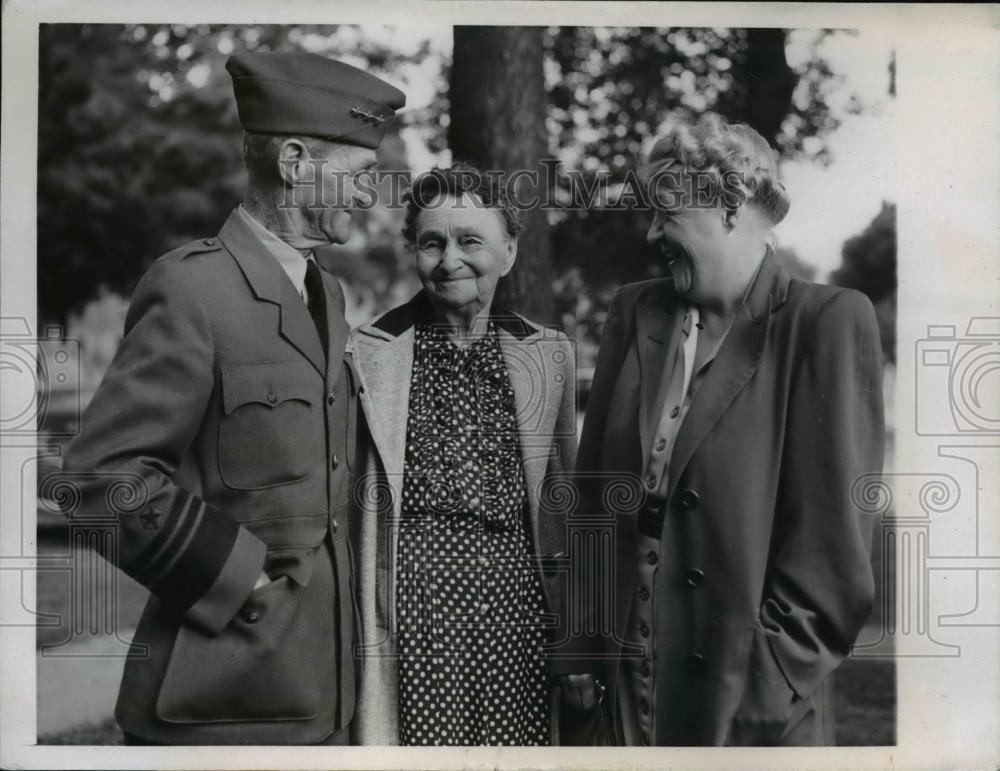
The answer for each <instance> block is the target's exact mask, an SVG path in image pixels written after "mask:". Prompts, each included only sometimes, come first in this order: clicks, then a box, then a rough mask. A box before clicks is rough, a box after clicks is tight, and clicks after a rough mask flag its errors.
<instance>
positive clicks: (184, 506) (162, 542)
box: [133, 492, 194, 586]
mask: <svg viewBox="0 0 1000 771" xmlns="http://www.w3.org/2000/svg"><path fill="white" fill-rule="evenodd" d="M192 501H194V496H193V495H191V494H190V493H185V492H178V493H177V495H176V496H175V498H174V505H173V506H172V507H171V509H170V516H169V517H167V521H166V523H165V524H164V526H163V529H162V530H161V531H160V535H159V536H158V537H157V538H156V540H154V541H153V542H152V543H151V544H150V545H149V546H148V547H146V548H145V549H144V550H143V551H142V554H140V555H139V557H138V558H136V560H135V562H134V563H133V564H135V565H136V567H137V570H136V572H135V573H134V574H133V577H134V578H135V580H136V581H138V582H139V583H141V584H145V585H146V586H149V584H150V581H149V578H148V577H149V575H150V573H152V572H153V570H154V569H155V566H156V564H157V563H158V562H161V561H162V560H163V558H164V554H167V553H168V550H169V549H170V545H171V544H172V543H173V542H174V541H176V540H177V536H178V533H180V531H181V530H182V529H183V528H184V524H185V522H186V521H187V520H188V512H189V511H190V510H191V503H192Z"/></svg>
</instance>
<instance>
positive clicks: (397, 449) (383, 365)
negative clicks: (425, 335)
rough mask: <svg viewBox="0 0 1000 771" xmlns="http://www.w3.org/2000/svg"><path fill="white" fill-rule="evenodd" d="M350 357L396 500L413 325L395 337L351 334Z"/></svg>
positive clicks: (363, 332) (403, 446) (403, 445)
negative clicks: (352, 335) (361, 386)
mask: <svg viewBox="0 0 1000 771" xmlns="http://www.w3.org/2000/svg"><path fill="white" fill-rule="evenodd" d="M354 357H355V360H356V361H357V365H358V369H359V370H360V374H361V382H362V384H363V385H364V389H363V390H362V392H361V403H362V406H363V407H364V410H365V416H366V417H367V419H368V428H369V431H370V432H371V435H372V441H374V442H375V448H376V449H377V450H378V453H379V457H380V458H381V459H382V465H383V467H384V468H385V470H386V473H387V474H388V475H389V482H390V484H391V485H392V486H393V490H394V492H395V494H396V495H395V497H394V499H393V500H394V501H395V502H397V503H398V502H399V500H400V497H399V496H400V494H401V493H402V484H403V461H404V458H405V450H406V423H407V417H408V414H409V407H410V378H411V376H412V374H413V327H412V326H411V327H410V328H409V329H407V330H405V331H403V332H401V333H400V334H399V335H398V336H390V335H385V336H375V335H374V334H372V333H371V332H368V331H366V329H365V328H363V329H362V330H360V331H359V332H357V333H355V335H354Z"/></svg>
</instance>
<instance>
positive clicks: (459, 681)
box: [396, 324, 549, 746]
mask: <svg viewBox="0 0 1000 771" xmlns="http://www.w3.org/2000/svg"><path fill="white" fill-rule="evenodd" d="M414 345H415V349H414V365H413V376H412V381H411V386H410V409H409V417H408V422H407V432H406V465H405V468H406V475H405V478H404V480H403V518H402V519H403V521H402V526H401V528H400V536H399V551H398V557H397V565H398V567H397V576H396V580H397V593H396V602H397V617H398V628H399V651H400V669H399V677H400V682H399V692H400V704H399V707H400V741H401V743H402V744H410V745H435V746H440V745H508V746H511V745H540V744H547V743H548V725H549V722H548V721H549V717H548V707H547V699H546V696H547V679H548V672H547V667H546V664H545V661H544V659H543V656H542V645H543V643H544V642H545V640H546V633H545V631H544V630H543V629H542V627H541V624H540V618H539V614H540V613H542V612H543V611H544V607H545V605H544V596H543V594H542V589H541V585H540V583H539V578H538V574H537V571H536V570H535V568H534V566H533V564H532V558H531V541H530V538H529V536H528V533H527V530H526V524H525V515H524V512H525V482H524V476H523V472H522V469H521V456H520V449H519V443H518V435H517V422H516V414H515V408H514V393H513V391H512V389H511V387H510V382H509V380H508V378H507V370H506V367H505V366H504V362H503V357H502V354H501V350H500V345H499V341H498V339H497V335H496V330H495V329H494V328H493V326H492V324H491V325H490V327H489V329H488V331H487V333H486V334H485V335H484V336H483V337H481V338H480V339H479V340H477V341H476V342H475V343H473V344H472V345H471V346H467V347H464V348H459V347H458V346H456V345H454V344H453V343H452V342H451V341H450V340H448V338H447V337H446V336H445V335H444V334H443V332H442V331H441V330H439V329H435V328H434V327H432V326H431V325H429V324H418V325H417V326H416V339H415V343H414Z"/></svg>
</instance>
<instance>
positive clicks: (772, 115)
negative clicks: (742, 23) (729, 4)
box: [743, 28, 798, 147]
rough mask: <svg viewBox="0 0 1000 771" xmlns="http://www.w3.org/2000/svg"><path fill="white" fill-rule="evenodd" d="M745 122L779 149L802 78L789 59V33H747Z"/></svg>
mask: <svg viewBox="0 0 1000 771" xmlns="http://www.w3.org/2000/svg"><path fill="white" fill-rule="evenodd" d="M743 77H744V78H745V80H746V84H747V89H746V95H747V96H746V104H745V111H746V117H745V120H746V122H747V123H749V124H750V125H751V126H753V127H754V128H755V129H757V131H759V132H760V134H761V136H763V137H764V139H766V140H767V141H768V142H769V143H770V145H771V147H775V146H776V140H777V138H778V133H779V132H780V131H781V123H782V121H783V120H784V119H785V116H787V115H788V113H789V111H790V109H791V106H792V93H793V92H794V91H795V84H796V83H797V82H798V77H797V76H796V75H795V72H794V71H793V70H792V68H791V67H789V66H788V60H787V59H786V58H785V30H783V29H763V28H754V29H749V30H747V53H746V69H745V72H744V74H743Z"/></svg>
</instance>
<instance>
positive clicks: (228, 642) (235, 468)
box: [64, 212, 358, 744]
mask: <svg viewBox="0 0 1000 771" xmlns="http://www.w3.org/2000/svg"><path fill="white" fill-rule="evenodd" d="M324 283H325V287H326V303H327V308H328V313H327V316H328V319H329V322H328V332H329V341H330V343H329V352H328V355H324V351H323V350H322V343H321V342H320V337H319V335H318V333H317V330H316V327H315V325H314V323H313V320H312V317H311V316H310V315H309V311H308V309H307V307H306V305H305V303H304V302H303V301H302V298H301V297H300V296H299V294H298V292H297V291H296V289H295V287H294V286H293V284H292V282H291V281H290V280H289V279H288V276H287V275H286V274H285V272H284V271H283V270H282V268H281V266H280V265H279V264H278V262H277V261H276V260H275V259H274V258H273V257H272V256H271V255H270V254H269V253H268V252H267V251H266V250H265V248H264V246H263V245H262V244H261V243H260V241H259V240H258V239H257V238H256V237H255V236H254V235H253V233H252V232H251V231H250V230H249V229H248V228H247V226H246V225H245V224H244V223H243V222H242V221H241V220H240V218H239V217H238V216H236V214H235V212H234V214H233V215H231V216H230V218H229V219H228V221H227V222H226V224H225V225H224V227H223V228H222V231H221V232H220V233H219V235H218V237H217V238H208V239H205V240H203V241H196V242H193V243H190V244H188V245H186V246H183V247H181V248H180V249H177V250H175V251H173V252H171V253H169V254H167V255H165V256H163V257H161V258H160V259H159V260H157V261H156V262H155V263H154V264H153V266H152V267H151V268H150V269H149V271H148V272H147V273H146V274H145V275H144V276H143V278H142V279H141V281H140V282H139V285H138V287H137V288H136V291H135V294H134V296H133V300H132V304H131V307H130V309H129V313H128V316H127V319H126V323H125V339H124V341H123V343H122V345H121V347H120V349H119V351H118V353H117V355H116V357H115V359H114V361H113V363H112V364H111V367H110V368H109V370H108V372H107V374H106V376H105V378H104V381H103V382H102V384H101V386H100V388H99V389H98V391H97V393H96V395H95V396H94V399H93V401H92V403H91V404H90V405H89V407H88V409H87V411H86V413H85V415H84V419H83V428H82V432H81V434H80V435H79V436H78V437H77V438H76V439H75V440H74V441H73V442H72V443H71V444H70V446H69V448H68V450H67V454H66V458H65V464H64V470H65V472H66V473H67V474H68V475H69V476H70V478H73V479H76V480H78V482H79V484H80V489H81V502H80V506H79V510H78V514H79V515H80V516H105V517H106V516H108V515H110V516H113V517H116V518H117V527H116V528H115V533H116V536H115V537H114V538H113V539H110V543H108V544H107V546H106V547H105V549H104V551H105V556H106V557H107V558H108V559H110V560H111V561H113V562H114V563H115V564H116V565H118V567H120V568H121V569H122V570H124V571H125V572H126V573H128V574H129V575H130V576H132V577H133V578H135V579H136V580H137V581H139V582H140V583H142V584H143V585H144V586H146V587H147V588H148V589H149V590H150V592H151V593H152V596H151V597H150V599H149V602H148V604H147V606H146V609H145V611H144V613H143V616H142V620H141V621H140V624H139V628H138V630H137V632H136V634H135V637H134V639H133V650H132V652H131V653H132V655H131V657H130V660H129V661H128V662H127V664H126V667H125V674H124V677H123V682H122V686H121V691H120V694H119V699H118V706H117V711H116V714H117V718H118V721H119V723H120V724H121V725H122V727H123V728H124V729H125V730H126V731H128V732H130V733H134V734H137V735H139V736H142V737H144V738H147V739H151V740H154V741H158V742H166V743H173V744H202V743H212V744H239V743H252V744H302V743H312V742H316V741H319V740H321V739H323V738H324V737H325V736H327V735H328V734H330V733H331V732H332V731H334V730H336V729H338V728H340V727H343V726H346V725H347V723H348V722H349V720H350V718H351V715H352V712H353V708H354V687H355V686H354V670H353V664H352V657H351V646H352V644H353V641H352V634H353V621H354V615H355V614H354V612H353V607H354V606H353V600H352V589H351V566H350V555H349V550H348V546H347V541H346V534H347V531H348V528H347V522H346V521H345V519H344V518H345V517H346V516H347V508H348V507H347V502H348V495H349V488H350V485H349V474H350V467H351V465H352V462H353V459H352V457H351V456H352V453H353V445H354V426H355V420H356V416H357V410H356V402H357V399H356V395H357V393H356V392H357V385H356V383H357V382H358V381H357V379H356V377H355V375H354V373H353V370H352V365H351V362H350V355H349V354H346V353H345V352H344V351H345V343H346V341H347V338H348V333H349V328H348V326H347V323H346V322H345V320H344V318H343V309H344V300H343V294H342V291H341V289H340V287H339V285H338V283H337V281H336V280H335V279H334V278H332V277H330V276H324ZM262 569H264V570H266V571H267V573H268V574H269V575H270V577H271V578H272V579H273V580H272V583H270V584H268V585H265V586H263V587H260V588H259V589H256V590H254V589H253V586H254V583H255V582H256V580H257V578H258V576H259V575H260V572H261V570H262Z"/></svg>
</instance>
